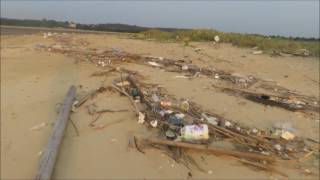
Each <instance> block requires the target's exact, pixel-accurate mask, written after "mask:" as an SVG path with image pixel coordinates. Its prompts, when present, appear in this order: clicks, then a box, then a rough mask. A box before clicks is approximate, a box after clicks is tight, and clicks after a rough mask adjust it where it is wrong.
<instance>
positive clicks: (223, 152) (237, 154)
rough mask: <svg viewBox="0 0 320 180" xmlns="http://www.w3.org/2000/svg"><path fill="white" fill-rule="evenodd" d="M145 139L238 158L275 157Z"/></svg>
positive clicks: (269, 158) (153, 142) (259, 158)
mask: <svg viewBox="0 0 320 180" xmlns="http://www.w3.org/2000/svg"><path fill="white" fill-rule="evenodd" d="M145 141H146V142H149V143H152V144H160V145H167V146H174V147H181V148H188V149H195V150H202V151H208V152H212V153H214V154H220V155H228V156H234V157H238V158H246V159H252V160H259V161H261V160H262V161H268V162H275V159H274V158H273V157H270V156H265V155H261V154H255V153H249V152H241V151H234V150H226V149H220V148H215V147H208V146H205V145H198V144H190V143H184V142H177V141H168V140H162V139H156V138H149V139H145Z"/></svg>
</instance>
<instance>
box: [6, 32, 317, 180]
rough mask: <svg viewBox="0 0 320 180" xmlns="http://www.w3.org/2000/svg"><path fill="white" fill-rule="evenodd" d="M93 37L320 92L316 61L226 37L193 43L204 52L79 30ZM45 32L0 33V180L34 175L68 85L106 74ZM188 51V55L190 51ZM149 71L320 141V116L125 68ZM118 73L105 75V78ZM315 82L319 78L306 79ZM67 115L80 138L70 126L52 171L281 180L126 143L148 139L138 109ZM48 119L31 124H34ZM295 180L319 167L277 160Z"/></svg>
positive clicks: (229, 112)
mask: <svg viewBox="0 0 320 180" xmlns="http://www.w3.org/2000/svg"><path fill="white" fill-rule="evenodd" d="M72 36H73V37H75V38H78V39H84V40H86V41H88V42H89V43H90V44H89V47H95V48H102V49H105V48H118V49H121V50H123V51H126V52H131V53H138V54H144V55H152V56H162V57H168V58H175V59H178V58H187V59H190V60H192V61H193V63H195V64H198V65H207V66H212V67H215V68H218V69H223V70H226V71H230V72H234V73H238V74H242V75H254V76H256V77H260V78H263V79H272V80H274V81H276V82H278V83H279V84H280V85H281V86H283V87H286V88H288V89H291V90H297V91H298V92H301V93H303V94H305V95H313V96H317V97H319V84H318V83H315V82H314V81H317V82H319V60H318V59H316V58H302V57H270V56H269V55H252V54H250V52H251V50H250V49H242V48H236V47H233V46H231V45H228V44H221V45H220V46H219V47H215V46H213V45H210V44H208V43H192V45H193V46H196V47H200V48H203V51H202V53H204V55H201V54H198V53H196V52H195V51H194V48H192V47H183V46H182V45H181V44H178V43H160V42H153V41H143V40H134V39H129V38H127V37H126V36H124V35H121V34H119V35H110V34H74V35H72ZM51 43H53V40H51V39H44V38H43V37H42V35H41V34H39V33H38V34H31V35H30V34H29V35H17V34H16V35H3V36H1V179H31V178H33V177H34V176H35V173H36V170H37V166H38V160H39V158H40V156H39V154H40V153H41V152H42V151H43V148H44V147H45V146H46V144H47V142H48V138H49V137H50V134H51V133H52V123H53V122H54V121H55V117H56V116H57V112H56V111H57V109H58V107H59V103H61V102H62V101H63V98H64V96H65V94H66V92H67V90H68V88H69V87H70V85H77V86H79V85H82V88H81V89H80V88H79V89H78V91H79V92H82V91H85V90H91V89H93V88H97V87H98V86H100V84H101V82H102V81H103V80H104V78H103V77H90V75H91V73H92V72H94V71H96V70H97V67H95V66H94V65H92V64H89V63H75V60H74V59H73V58H70V57H66V56H64V55H61V54H54V53H50V52H39V51H36V50H35V49H34V47H35V45H36V44H51ZM186 56H187V57H186ZM121 66H123V67H126V68H128V69H132V70H136V71H139V72H141V73H143V74H144V75H146V76H147V80H146V81H147V82H152V83H157V84H160V85H162V86H163V87H165V88H166V89H167V90H168V91H169V93H170V94H173V95H175V96H176V97H177V98H188V99H191V100H193V101H195V102H197V103H199V104H201V105H202V106H204V107H205V108H207V109H210V110H214V111H215V112H218V113H220V114H223V115H224V116H225V117H227V118H229V119H232V120H234V121H238V122H241V123H244V124H247V125H248V126H250V127H257V128H270V127H271V126H272V124H274V123H275V122H290V123H292V125H293V127H294V128H296V129H297V130H298V133H299V135H300V136H303V137H310V138H314V139H317V140H319V116H318V117H316V118H311V117H305V116H303V115H301V114H299V113H294V112H290V111H287V110H283V109H280V108H276V107H267V106H264V105H260V104H256V103H253V102H250V101H247V100H244V99H242V98H240V97H234V96H230V95H227V94H225V93H222V92H219V91H215V90H214V89H213V88H208V86H209V84H210V81H214V80H212V79H207V78H199V79H194V80H187V79H179V78H174V76H176V75H178V74H176V73H170V72H164V71H162V70H157V69H154V68H150V67H147V66H143V65H135V64H130V65H121ZM117 76H118V75H116V74H114V75H112V76H110V77H108V78H107V79H106V81H105V83H106V84H108V83H110V82H111V81H112V79H114V78H115V77H117ZM310 79H313V80H314V81H313V80H310ZM93 101H95V102H96V104H97V105H99V106H100V107H104V108H112V109H130V110H131V105H130V103H129V102H128V100H127V99H126V98H125V97H120V96H118V95H117V94H111V93H103V94H99V95H98V97H97V98H95V99H94V100H93ZM71 119H72V120H73V121H74V122H75V124H76V126H77V127H78V129H79V133H80V136H76V133H75V131H74V129H73V128H72V126H70V125H69V126H68V128H67V131H66V135H65V138H64V141H63V144H62V147H61V151H60V154H59V158H58V161H57V164H56V169H55V172H54V178H59V179H185V178H188V173H189V172H191V173H192V175H193V177H192V178H193V179H222V178H223V179H275V178H283V177H282V176H280V175H278V174H270V173H268V172H264V171H258V170H254V169H251V168H249V167H248V166H243V165H242V164H241V163H239V162H238V161H237V160H236V159H235V158H231V157H219V156H214V155H210V154H206V153H198V152H193V151H190V154H191V155H192V157H194V158H195V160H196V161H197V162H198V163H199V164H200V165H201V167H203V168H204V169H205V170H206V171H208V173H205V172H201V171H198V170H196V169H193V170H188V169H187V168H186V167H185V166H183V165H181V164H177V163H176V162H174V161H173V160H172V159H170V158H169V157H167V156H166V155H164V154H163V153H161V152H160V151H159V150H156V149H147V150H146V154H142V153H139V152H138V151H135V150H133V149H128V148H127V144H128V137H129V135H130V134H136V135H137V136H140V137H146V136H148V135H149V134H150V133H151V132H150V130H147V129H146V128H145V127H144V126H142V125H139V124H138V123H137V119H136V117H135V115H134V113H133V112H131V111H130V112H119V113H105V114H104V115H103V116H102V117H101V118H100V119H99V121H98V122H97V123H96V124H101V125H104V124H109V125H108V126H107V127H106V128H104V129H101V130H96V129H93V128H91V127H90V126H88V124H89V123H90V121H91V120H92V117H91V116H90V115H88V114H87V113H86V111H85V107H84V106H82V107H81V108H80V109H78V111H77V112H75V113H73V114H72V116H71ZM41 123H45V124H46V125H45V126H44V127H43V128H41V129H39V130H37V131H31V130H30V128H31V127H34V126H35V125H39V124H41ZM277 168H279V170H281V171H282V172H285V173H287V174H288V175H289V178H292V179H293V178H295V179H308V178H310V179H317V178H318V177H319V171H318V170H317V169H315V168H312V167H310V170H311V171H313V172H314V174H313V175H306V174H305V173H304V172H303V171H304V169H299V168H296V169H294V168H289V167H285V166H283V165H282V166H277Z"/></svg>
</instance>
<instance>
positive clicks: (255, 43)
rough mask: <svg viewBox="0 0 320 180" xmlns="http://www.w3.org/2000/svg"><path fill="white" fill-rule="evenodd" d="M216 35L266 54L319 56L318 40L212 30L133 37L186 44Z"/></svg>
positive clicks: (148, 32) (211, 39)
mask: <svg viewBox="0 0 320 180" xmlns="http://www.w3.org/2000/svg"><path fill="white" fill-rule="evenodd" d="M216 35H218V36H219V38H220V42H223V43H231V44H232V45H234V46H238V47H248V48H253V47H257V48H258V49H259V50H263V51H264V52H266V53H273V54H278V53H280V52H282V53H290V54H296V55H303V53H302V52H305V50H306V51H308V52H309V54H310V55H311V56H317V57H319V56H320V46H319V45H320V41H319V39H302V38H301V39H299V38H296V39H293V38H283V37H275V36H274V37H268V36H261V35H249V34H239V33H224V32H219V31H214V30H184V31H174V32H164V31H160V30H148V31H144V32H141V33H139V34H137V35H136V36H135V37H136V38H140V39H154V40H159V41H177V42H183V43H184V44H186V42H187V43H188V42H189V41H198V42H199V41H214V37H215V36H216ZM304 49H305V50H304Z"/></svg>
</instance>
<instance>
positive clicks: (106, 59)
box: [38, 41, 320, 112]
mask: <svg viewBox="0 0 320 180" xmlns="http://www.w3.org/2000/svg"><path fill="white" fill-rule="evenodd" d="M63 42H64V41H63ZM64 44H65V45H64V46H62V45H57V44H55V45H52V46H41V47H38V48H40V49H44V50H48V51H51V52H56V53H62V54H66V55H68V56H71V57H74V58H76V59H77V60H81V61H89V62H91V63H93V64H95V65H96V66H99V67H102V68H104V69H105V70H103V71H101V72H95V73H93V74H92V76H101V75H106V74H107V73H110V72H114V71H116V68H115V67H114V65H116V64H120V63H137V64H143V65H148V66H151V67H155V68H160V69H165V70H167V71H171V72H179V73H184V74H186V75H187V76H186V77H187V78H188V77H190V78H192V77H196V76H205V77H211V78H214V79H216V80H219V81H223V82H226V83H227V84H231V85H232V88H224V89H225V90H226V91H227V89H228V92H229V93H234V94H235V95H242V97H245V98H246V99H248V100H251V101H254V102H257V103H262V104H267V105H270V106H277V107H282V108H285V109H287V110H290V111H296V110H299V111H313V112H318V111H319V108H320V107H319V99H317V98H316V97H310V96H306V95H301V94H299V93H296V92H292V91H290V90H289V89H286V88H283V87H280V86H278V85H277V84H271V83H270V82H269V81H265V80H262V79H258V78H256V77H253V76H242V75H237V74H231V73H228V72H225V71H222V70H217V69H213V68H201V67H198V66H196V65H194V64H192V62H188V61H185V60H172V59H167V58H163V57H151V56H140V55H137V54H129V53H126V52H123V51H121V50H118V49H112V50H101V49H88V48H82V49H81V48H78V47H77V46H75V45H72V46H70V43H69V45H68V44H66V43H64ZM71 44H72V43H71ZM75 44H77V43H75ZM106 68H107V69H106ZM136 74H138V73H136ZM253 85H258V86H257V88H259V89H263V90H264V91H268V92H270V91H271V92H272V93H275V95H272V96H271V95H259V94H258V93H257V94H254V93H247V92H246V91H245V90H241V89H248V88H250V87H251V86H253ZM239 88H240V90H236V89H239Z"/></svg>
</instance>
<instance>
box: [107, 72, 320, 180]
mask: <svg viewBox="0 0 320 180" xmlns="http://www.w3.org/2000/svg"><path fill="white" fill-rule="evenodd" d="M111 88H113V89H114V90H116V91H118V92H120V93H121V94H123V95H125V96H127V97H128V98H129V99H130V102H131V103H132V105H133V106H134V109H135V113H136V115H137V116H138V123H140V124H145V125H146V126H147V127H149V128H156V129H158V137H157V138H147V139H138V140H137V138H136V137H134V144H135V146H136V147H137V149H138V150H139V151H140V152H142V153H144V151H143V150H142V149H143V148H142V147H145V146H147V145H153V146H155V147H158V148H161V149H163V150H165V151H166V152H167V153H168V155H169V156H170V157H172V158H174V159H175V160H176V161H177V162H181V163H184V164H185V165H186V166H187V167H188V168H190V167H189V165H188V162H189V163H192V164H193V165H195V166H196V167H197V168H198V169H200V170H202V169H201V168H200V166H199V165H197V164H196V162H195V161H194V160H192V159H190V157H189V156H188V155H187V154H186V153H185V151H182V149H185V148H187V149H194V150H201V151H208V152H212V153H214V154H218V155H228V156H234V157H236V158H239V159H240V161H241V162H242V163H244V164H247V165H251V166H254V167H258V168H260V169H263V170H268V171H272V172H276V173H279V174H281V175H283V176H286V175H285V174H283V173H281V172H279V171H277V170H276V169H274V168H273V165H275V162H276V161H277V160H279V159H283V160H297V159H299V157H301V156H303V155H305V154H306V153H308V152H311V151H312V152H318V151H319V150H318V149H316V150H315V149H313V148H312V147H311V146H310V147H309V146H308V145H307V144H308V143H307V142H306V140H304V139H302V138H299V137H296V136H295V134H294V133H293V132H292V131H290V129H283V128H282V127H279V126H278V127H274V128H273V129H271V130H268V131H265V130H259V129H257V128H253V129H252V128H248V127H245V126H242V125H240V124H238V123H235V122H233V121H230V120H227V119H225V118H223V117H222V116H220V115H218V114H216V113H213V112H209V111H206V110H203V109H202V107H200V106H199V105H197V104H196V103H194V102H192V101H188V100H185V99H182V100H177V99H175V98H174V97H172V96H170V95H168V94H166V90H165V89H163V88H161V87H159V86H157V85H153V84H145V83H142V82H140V81H138V80H137V79H136V78H135V77H133V76H131V75H130V76H127V77H126V78H120V79H117V80H115V81H114V83H113V85H112V86H111ZM111 88H110V87H108V88H107V89H109V90H111ZM221 141H228V142H232V144H233V145H234V148H233V149H222V148H217V147H214V146H212V144H214V143H215V142H221ZM165 147H167V148H165ZM186 159H187V160H186Z"/></svg>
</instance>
